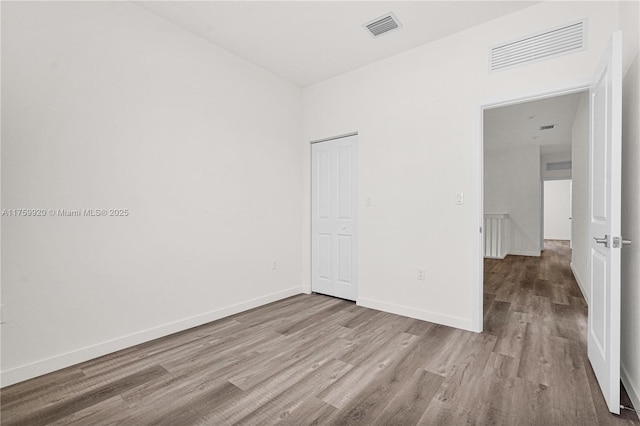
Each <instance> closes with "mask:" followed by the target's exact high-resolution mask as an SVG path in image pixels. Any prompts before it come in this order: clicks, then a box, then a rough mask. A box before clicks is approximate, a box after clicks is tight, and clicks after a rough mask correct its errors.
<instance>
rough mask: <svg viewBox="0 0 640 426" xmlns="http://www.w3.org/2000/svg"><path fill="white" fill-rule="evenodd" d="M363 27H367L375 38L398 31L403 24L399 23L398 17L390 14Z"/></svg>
mask: <svg viewBox="0 0 640 426" xmlns="http://www.w3.org/2000/svg"><path fill="white" fill-rule="evenodd" d="M363 27H365V28H366V29H367V30H368V31H369V34H371V35H372V36H373V37H378V36H381V35H383V34H386V33H388V32H389V31H393V30H397V29H398V28H400V27H402V24H401V23H400V21H398V18H396V15H394V14H393V13H392V12H389V13H387V14H385V15H383V16H380V17H379V18H376V19H374V20H373V21H370V22H367V23H366V24H364V25H363Z"/></svg>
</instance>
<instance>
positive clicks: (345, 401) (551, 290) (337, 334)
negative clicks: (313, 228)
mask: <svg viewBox="0 0 640 426" xmlns="http://www.w3.org/2000/svg"><path fill="white" fill-rule="evenodd" d="M569 257H570V254H569V250H568V247H567V245H566V244H565V243H560V242H553V241H552V242H548V246H547V250H546V251H545V252H544V255H543V256H542V257H541V258H530V257H519V256H509V257H508V258H507V259H505V260H502V261H500V260H486V262H485V305H484V306H485V317H484V318H485V332H484V333H481V334H476V333H471V332H466V331H462V330H457V329H454V328H450V327H445V326H440V325H435V324H431V323H427V322H423V321H418V320H414V319H410V318H405V317H401V316H397V315H392V314H388V313H383V312H378V311H374V310H371V309H367V308H362V307H358V306H356V305H354V304H353V303H350V302H346V301H344V300H340V299H334V298H330V297H325V296H320V295H299V296H295V297H291V298H289V299H286V300H283V301H279V302H276V303H273V304H270V305H267V306H263V307H260V308H257V309H254V310H251V311H247V312H244V313H241V314H238V315H234V316H232V317H229V318H225V319H222V320H219V321H216V322H213V323H210V324H207V325H204V326H201V327H197V328H194V329H191V330H187V331H185V332H182V333H178V334H175V335H172V336H169V337H166V338H162V339H158V340H155V341H153V342H149V343H146V344H143V345H139V346H136V347H132V348H129V349H126V350H123V351H120V352H117V353H114V354H111V355H107V356H104V357H102V358H98V359H95V360H92V361H89V362H86V363H83V364H80V365H77V366H74V367H70V368H67V369H65V370H62V371H58V372H55V373H52V374H49V375H46V376H42V377H40V378H36V379H33V380H30V381H27V382H23V383H19V384H16V385H13V386H10V387H7V388H5V389H3V390H2V391H1V403H2V406H1V407H2V409H1V413H2V424H3V425H45V424H55V425H68V424H78V425H103V424H104V425H111V424H123V425H151V424H153V425H192V424H197V425H228V424H245V425H271V424H284V425H311V424H330V425H415V424H424V425H464V424H477V425H485V424H487V425H488V424H502V425H618V424H620V425H622V424H625V425H630V424H639V423H640V422H637V418H636V423H634V422H633V420H631V419H633V415H632V414H631V413H629V412H627V413H625V415H624V417H617V416H614V415H611V414H609V413H608V411H607V409H606V406H605V402H604V400H603V399H602V396H601V395H600V393H599V390H598V385H597V383H596V381H595V378H594V375H593V371H592V370H591V367H590V366H589V363H588V361H587V358H586V344H585V327H586V305H585V302H584V299H583V298H582V295H581V293H580V290H579V289H578V287H577V285H576V283H575V281H574V279H573V277H572V275H571V272H570V270H569V266H568V265H569Z"/></svg>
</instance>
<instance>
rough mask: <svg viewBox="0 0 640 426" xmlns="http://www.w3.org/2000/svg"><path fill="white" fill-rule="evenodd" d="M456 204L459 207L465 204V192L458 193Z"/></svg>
mask: <svg viewBox="0 0 640 426" xmlns="http://www.w3.org/2000/svg"><path fill="white" fill-rule="evenodd" d="M456 204H457V205H462V204H464V192H458V193H456Z"/></svg>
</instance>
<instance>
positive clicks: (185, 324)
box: [0, 287, 303, 387]
mask: <svg viewBox="0 0 640 426" xmlns="http://www.w3.org/2000/svg"><path fill="white" fill-rule="evenodd" d="M302 292H303V288H302V287H293V288H289V289H286V290H282V291H279V292H276V293H271V294H267V295H264V296H261V297H257V298H255V299H250V300H247V301H244V302H241V303H237V304H235V305H231V306H227V307H225V308H220V309H216V310H213V311H210V312H207V313H204V314H201V315H195V316H192V317H189V318H185V319H182V320H178V321H175V322H172V323H168V324H164V325H161V326H158V327H154V328H150V329H147V330H143V331H139V332H136V333H132V334H129V335H126V336H122V337H118V338H116V339H112V340H108V341H106V342H102V343H98V344H95V345H91V346H87V347H84V348H81V349H78V350H75V351H72V352H67V353H64V354H60V355H56V356H54V357H51V358H47V359H43V360H40V361H36V362H33V363H31V364H26V365H21V366H19V367H15V368H12V369H9V370H5V371H2V372H1V373H0V382H1V386H2V387H5V386H9V385H12V384H14V383H18V382H22V381H24V380H28V379H32V378H34V377H38V376H41V375H43V374H47V373H51V372H53V371H56V370H60V369H62V368H66V367H69V366H72V365H75V364H79V363H81V362H84V361H88V360H90V359H94V358H97V357H100V356H103V355H107V354H110V353H113V352H116V351H119V350H122V349H126V348H129V347H132V346H135V345H139V344H141V343H145V342H148V341H150V340H154V339H157V338H159V337H164V336H168V335H170V334H173V333H177V332H179V331H184V330H187V329H190V328H193V327H197V326H199V325H202V324H206V323H209V322H211V321H215V320H218V319H221V318H224V317H228V316H230V315H234V314H237V313H239V312H243V311H247V310H249V309H253V308H257V307H259V306H262V305H266V304H267V303H271V302H275V301H277V300H281V299H285V298H287V297H291V296H295V295H296V294H300V293H302Z"/></svg>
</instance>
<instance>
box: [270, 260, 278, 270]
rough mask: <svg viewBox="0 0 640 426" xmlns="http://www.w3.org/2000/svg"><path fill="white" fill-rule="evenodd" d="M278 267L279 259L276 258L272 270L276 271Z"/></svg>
mask: <svg viewBox="0 0 640 426" xmlns="http://www.w3.org/2000/svg"><path fill="white" fill-rule="evenodd" d="M276 269H278V261H277V260H276V259H273V260H272V261H271V270H272V271H275V270H276Z"/></svg>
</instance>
